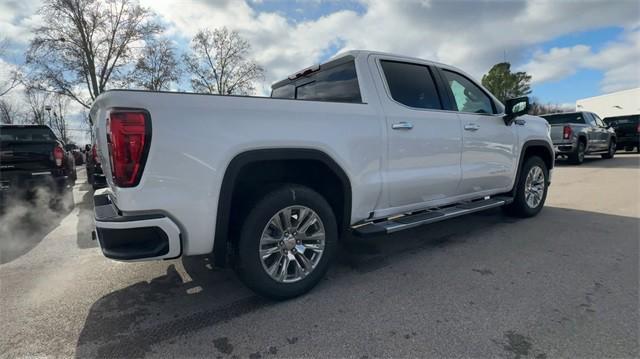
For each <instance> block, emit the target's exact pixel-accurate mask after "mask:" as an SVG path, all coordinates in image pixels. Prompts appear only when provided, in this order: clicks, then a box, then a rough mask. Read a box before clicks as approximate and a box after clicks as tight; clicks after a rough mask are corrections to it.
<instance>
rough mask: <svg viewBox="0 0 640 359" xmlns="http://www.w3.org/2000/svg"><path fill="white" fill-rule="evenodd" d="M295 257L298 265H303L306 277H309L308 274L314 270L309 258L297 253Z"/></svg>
mask: <svg viewBox="0 0 640 359" xmlns="http://www.w3.org/2000/svg"><path fill="white" fill-rule="evenodd" d="M295 257H296V263H297V264H298V265H301V266H302V269H304V275H307V273H309V272H311V270H312V269H313V263H311V261H309V258H307V257H305V256H304V254H303V253H296V254H295Z"/></svg>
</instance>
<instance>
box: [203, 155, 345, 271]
mask: <svg viewBox="0 0 640 359" xmlns="http://www.w3.org/2000/svg"><path fill="white" fill-rule="evenodd" d="M282 160H311V161H319V162H322V163H323V164H324V165H326V166H327V167H328V168H329V169H330V170H331V171H332V172H333V173H334V174H335V175H336V176H337V177H338V179H339V180H340V183H341V184H342V190H343V192H344V197H345V198H344V209H343V213H342V215H343V217H342V218H343V222H349V221H350V220H351V182H350V180H349V177H348V176H347V175H346V173H345V171H344V170H343V169H342V167H340V165H338V164H337V163H336V162H335V161H334V160H333V158H331V157H330V156H329V155H327V154H326V153H325V152H322V151H320V150H316V149H308V148H275V149H258V150H249V151H246V152H241V153H240V154H237V155H236V156H235V157H234V158H233V159H232V160H231V161H230V162H229V164H228V165H227V168H226V170H225V172H224V176H223V179H222V185H221V186H220V195H219V197H218V210H217V213H216V217H217V218H216V229H215V236H214V241H213V259H214V263H215V265H216V266H218V267H224V266H226V263H227V253H228V250H229V241H228V234H229V223H230V220H231V216H230V214H231V204H232V203H231V202H232V197H233V192H234V190H235V184H236V180H237V178H238V176H239V174H240V171H241V170H242V169H243V168H244V167H245V166H247V165H249V164H251V163H254V162H262V161H282ZM338 225H339V226H340V227H344V223H338Z"/></svg>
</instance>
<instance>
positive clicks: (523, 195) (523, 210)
mask: <svg viewBox="0 0 640 359" xmlns="http://www.w3.org/2000/svg"><path fill="white" fill-rule="evenodd" d="M534 168H539V169H540V170H541V172H542V176H543V178H542V191H541V195H539V198H540V200H539V202H538V203H537V204H536V205H534V206H532V205H531V204H530V203H529V202H528V201H527V191H526V189H527V185H528V183H527V181H528V178H529V177H530V175H532V176H533V177H535V173H534V174H532V171H535V170H534ZM548 189H549V170H548V169H547V165H546V164H545V162H544V161H543V160H542V159H541V158H540V157H538V156H532V157H529V158H527V159H526V161H525V162H524V165H523V166H522V171H521V173H520V178H518V183H517V184H516V189H515V197H514V199H513V202H512V203H510V204H508V205H506V206H504V207H503V209H504V211H505V212H506V213H507V214H509V215H512V216H516V217H522V218H526V217H533V216H535V215H537V214H538V213H539V212H540V211H541V210H542V207H544V202H545V201H546V199H547V191H548ZM534 202H535V201H534Z"/></svg>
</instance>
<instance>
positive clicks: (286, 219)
mask: <svg viewBox="0 0 640 359" xmlns="http://www.w3.org/2000/svg"><path fill="white" fill-rule="evenodd" d="M280 217H282V218H281V220H282V226H283V227H284V230H286V231H288V230H291V208H285V209H283V210H282V211H280Z"/></svg>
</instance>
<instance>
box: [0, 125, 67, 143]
mask: <svg viewBox="0 0 640 359" xmlns="http://www.w3.org/2000/svg"><path fill="white" fill-rule="evenodd" d="M0 140H1V141H54V140H56V136H55V135H54V134H53V132H51V129H50V128H48V127H2V128H0Z"/></svg>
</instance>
